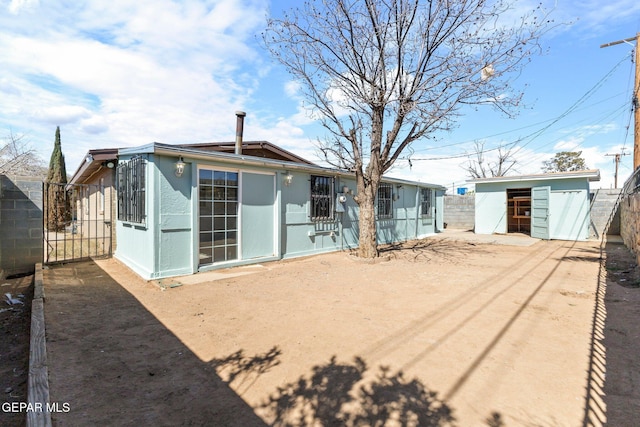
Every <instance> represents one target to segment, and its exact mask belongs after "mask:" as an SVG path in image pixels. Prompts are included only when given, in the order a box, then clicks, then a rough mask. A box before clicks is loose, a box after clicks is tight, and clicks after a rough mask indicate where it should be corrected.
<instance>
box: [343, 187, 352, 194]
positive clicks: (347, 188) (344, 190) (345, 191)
mask: <svg viewBox="0 0 640 427" xmlns="http://www.w3.org/2000/svg"><path fill="white" fill-rule="evenodd" d="M342 192H343V193H344V194H349V193H350V192H351V189H350V188H349V187H347V186H346V185H345V186H344V187H342Z"/></svg>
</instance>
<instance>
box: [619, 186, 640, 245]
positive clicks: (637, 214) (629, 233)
mask: <svg viewBox="0 0 640 427" xmlns="http://www.w3.org/2000/svg"><path fill="white" fill-rule="evenodd" d="M620 235H621V236H622V241H623V242H624V244H625V245H626V246H627V247H628V248H629V249H631V250H632V251H633V252H634V253H635V254H636V256H638V255H639V254H640V252H639V249H640V193H635V194H631V195H629V196H627V197H625V199H623V200H622V203H621V204H620Z"/></svg>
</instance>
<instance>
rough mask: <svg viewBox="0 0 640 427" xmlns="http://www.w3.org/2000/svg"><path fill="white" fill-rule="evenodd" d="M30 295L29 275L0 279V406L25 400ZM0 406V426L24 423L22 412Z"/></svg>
mask: <svg viewBox="0 0 640 427" xmlns="http://www.w3.org/2000/svg"><path fill="white" fill-rule="evenodd" d="M6 294H10V295H11V300H9V299H8V298H7V295H6ZM32 298H33V276H32V275H28V276H23V277H16V278H11V279H5V280H0V393H1V394H0V405H2V404H5V405H6V404H13V403H20V402H26V401H27V379H28V375H29V333H30V332H29V329H30V327H31V299H32ZM3 409H6V408H2V409H0V425H2V426H6V427H9V426H11V427H13V426H16V427H17V426H23V425H24V423H25V415H24V414H21V413H20V412H11V411H6V410H3Z"/></svg>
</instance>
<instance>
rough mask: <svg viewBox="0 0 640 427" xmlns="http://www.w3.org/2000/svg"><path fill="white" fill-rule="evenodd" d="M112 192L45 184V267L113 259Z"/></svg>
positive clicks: (91, 186) (87, 186)
mask: <svg viewBox="0 0 640 427" xmlns="http://www.w3.org/2000/svg"><path fill="white" fill-rule="evenodd" d="M112 190H113V189H112V187H110V186H109V187H105V186H104V185H102V184H56V183H46V182H45V183H44V184H43V191H42V194H43V209H42V210H43V236H44V262H45V264H52V263H59V262H70V261H78V260H84V259H88V258H97V257H110V256H111V255H112V250H113V247H112V246H113V241H114V233H115V230H114V229H113V211H114V197H113V191H112Z"/></svg>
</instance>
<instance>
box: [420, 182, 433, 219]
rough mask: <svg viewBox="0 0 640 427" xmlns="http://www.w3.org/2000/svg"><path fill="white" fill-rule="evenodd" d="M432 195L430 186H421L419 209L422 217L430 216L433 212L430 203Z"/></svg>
mask: <svg viewBox="0 0 640 427" xmlns="http://www.w3.org/2000/svg"><path fill="white" fill-rule="evenodd" d="M432 203H433V202H432V196H431V189H430V188H421V189H420V210H421V212H422V218H431V217H432V216H433V214H432V213H431V207H432V206H433V204H432Z"/></svg>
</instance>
